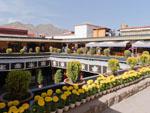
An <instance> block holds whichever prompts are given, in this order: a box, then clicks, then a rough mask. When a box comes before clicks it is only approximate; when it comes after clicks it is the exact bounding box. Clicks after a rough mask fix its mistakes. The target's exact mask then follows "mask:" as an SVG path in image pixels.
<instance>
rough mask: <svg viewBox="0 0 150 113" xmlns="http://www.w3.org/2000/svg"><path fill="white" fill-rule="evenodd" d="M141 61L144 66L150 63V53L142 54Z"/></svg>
mask: <svg viewBox="0 0 150 113" xmlns="http://www.w3.org/2000/svg"><path fill="white" fill-rule="evenodd" d="M139 62H140V63H141V65H142V66H146V65H149V64H150V55H147V54H142V55H141V56H140V58H139Z"/></svg>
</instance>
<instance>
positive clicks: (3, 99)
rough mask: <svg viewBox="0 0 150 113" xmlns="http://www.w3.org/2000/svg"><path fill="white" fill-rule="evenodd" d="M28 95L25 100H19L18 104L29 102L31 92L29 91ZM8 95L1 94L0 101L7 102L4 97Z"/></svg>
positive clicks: (31, 96) (31, 95)
mask: <svg viewBox="0 0 150 113" xmlns="http://www.w3.org/2000/svg"><path fill="white" fill-rule="evenodd" d="M28 93H29V97H28V98H26V99H24V100H20V103H25V102H29V101H30V100H31V99H32V98H33V93H32V92H31V91H28ZM7 94H8V93H3V94H2V95H1V98H0V100H1V101H2V102H5V103H6V102H9V101H10V100H6V99H5V98H4V97H5V96H6V95H7Z"/></svg>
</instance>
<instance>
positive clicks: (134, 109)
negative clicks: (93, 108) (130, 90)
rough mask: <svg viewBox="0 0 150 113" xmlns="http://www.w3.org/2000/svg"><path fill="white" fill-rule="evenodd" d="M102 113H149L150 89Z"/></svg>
mask: <svg viewBox="0 0 150 113" xmlns="http://www.w3.org/2000/svg"><path fill="white" fill-rule="evenodd" d="M102 113H150V87H147V88H146V89H144V90H142V91H140V92H138V93H137V94H135V95H133V96H131V97H129V98H127V99H125V100H123V101H121V102H120V103H118V104H115V105H113V106H111V107H110V108H108V109H106V110H105V111H104V112H102Z"/></svg>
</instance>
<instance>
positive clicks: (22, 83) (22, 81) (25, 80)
mask: <svg viewBox="0 0 150 113" xmlns="http://www.w3.org/2000/svg"><path fill="white" fill-rule="evenodd" d="M30 82H31V73H30V72H29V71H23V70H13V71H10V72H9V73H8V76H7V78H6V84H5V87H6V90H7V92H8V94H9V99H10V100H11V99H13V100H15V99H18V100H21V99H22V98H23V97H24V96H26V95H27V93H28V90H29V84H30Z"/></svg>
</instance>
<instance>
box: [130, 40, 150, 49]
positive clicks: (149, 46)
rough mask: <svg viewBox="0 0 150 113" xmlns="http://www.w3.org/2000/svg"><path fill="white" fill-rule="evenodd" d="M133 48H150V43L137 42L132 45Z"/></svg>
mask: <svg viewBox="0 0 150 113" xmlns="http://www.w3.org/2000/svg"><path fill="white" fill-rule="evenodd" d="M132 47H136V48H140V47H142V48H150V41H137V42H135V43H133V44H132Z"/></svg>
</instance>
